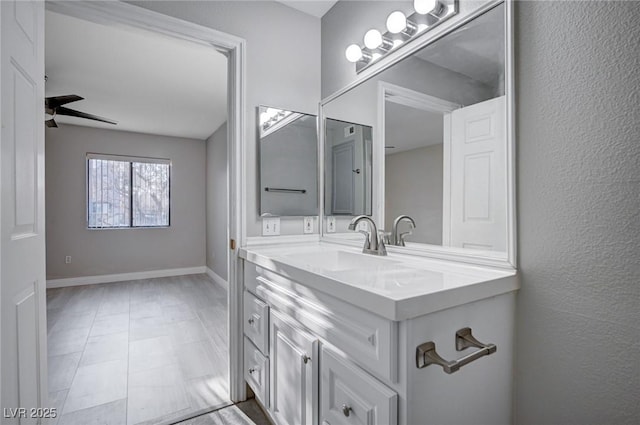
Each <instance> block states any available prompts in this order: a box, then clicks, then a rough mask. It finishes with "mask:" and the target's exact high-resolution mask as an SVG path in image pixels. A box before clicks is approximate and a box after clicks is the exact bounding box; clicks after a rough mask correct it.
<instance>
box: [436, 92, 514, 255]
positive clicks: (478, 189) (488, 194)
mask: <svg viewBox="0 0 640 425" xmlns="http://www.w3.org/2000/svg"><path fill="white" fill-rule="evenodd" d="M505 102H506V101H505V97H504V96H502V97H498V98H495V99H491V100H488V101H485V102H481V103H478V104H475V105H471V106H468V107H466V108H460V109H457V110H455V111H453V112H452V113H451V118H450V128H451V148H450V151H449V153H447V151H445V158H444V160H445V162H446V163H448V164H449V165H450V168H449V172H448V175H445V176H444V178H445V180H447V179H448V180H449V181H448V182H445V186H444V187H445V188H447V187H448V188H449V192H448V193H445V195H444V197H445V202H450V217H448V219H447V217H445V218H444V220H443V221H444V223H449V225H448V226H449V228H448V229H444V232H443V238H444V240H443V244H444V245H449V246H455V247H461V248H473V249H481V250H488V251H506V250H507V247H506V242H507V236H506V234H507V233H506V232H507V211H506V204H505V199H506V192H507V183H506V181H507V180H506V179H507V171H506V166H507V158H506V143H505V136H506V132H505V121H504V116H505V105H506V103H505ZM447 121H448V120H447ZM447 121H445V124H446V123H447ZM447 155H449V157H447ZM445 169H446V168H445ZM449 199H450V201H449ZM444 210H445V213H446V211H447V208H446V207H445V209H444Z"/></svg>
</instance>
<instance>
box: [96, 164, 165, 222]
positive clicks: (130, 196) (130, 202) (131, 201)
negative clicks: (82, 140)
mask: <svg viewBox="0 0 640 425" xmlns="http://www.w3.org/2000/svg"><path fill="white" fill-rule="evenodd" d="M92 159H100V160H106V161H119V162H128V163H129V211H130V212H129V225H128V226H109V227H92V226H90V225H89V223H90V220H89V208H90V200H89V186H90V184H89V179H90V178H91V176H90V172H89V161H90V160H92ZM134 162H138V163H151V164H166V165H168V166H169V193H168V197H169V210H168V217H167V224H166V225H162V226H134V225H133V216H134V214H133V163H134ZM172 175H173V163H172V161H171V160H170V159H168V158H152V157H144V156H133V155H114V154H101V153H93V152H88V153H87V154H86V158H85V179H84V182H85V200H86V204H85V221H86V222H85V226H86V228H87V230H135V229H168V228H170V227H171V209H172V208H171V207H172V203H173V202H172V200H171V192H172V189H173V188H172Z"/></svg>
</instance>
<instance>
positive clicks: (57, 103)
mask: <svg viewBox="0 0 640 425" xmlns="http://www.w3.org/2000/svg"><path fill="white" fill-rule="evenodd" d="M82 99H84V97H80V96H78V95H76V94H69V95H66V96H52V97H46V98H45V99H44V112H45V114H48V115H51V118H50V119H48V120H46V121H45V122H44V123H45V124H46V125H47V127H58V124H56V122H55V120H54V117H55V116H56V115H68V116H70V117H78V118H86V119H88V120H95V121H101V122H106V123H109V124H117V122H116V121H113V120H110V119H107V118H102V117H99V116H97V115H93V114H87V113H86V112H80V111H76V110H74V109H69V108H65V107H64V106H62V105H66V104H67V103H71V102H77V101H78V100H82Z"/></svg>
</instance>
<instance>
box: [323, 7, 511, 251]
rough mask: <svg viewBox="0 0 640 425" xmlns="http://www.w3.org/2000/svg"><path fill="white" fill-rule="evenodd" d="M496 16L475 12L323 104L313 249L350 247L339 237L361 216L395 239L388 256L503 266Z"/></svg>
mask: <svg viewBox="0 0 640 425" xmlns="http://www.w3.org/2000/svg"><path fill="white" fill-rule="evenodd" d="M506 9H507V5H505V3H498V2H494V3H491V4H485V6H483V9H482V10H478V11H477V12H475V14H474V16H469V18H468V19H466V20H465V21H463V23H462V24H459V25H458V26H457V27H456V28H452V29H451V31H450V32H448V33H447V34H446V35H444V36H443V37H440V38H438V39H437V40H435V41H428V38H427V37H425V40H426V41H424V42H422V44H423V46H422V45H421V46H420V48H419V49H415V51H414V53H412V54H411V55H409V56H407V57H404V58H403V59H401V60H399V61H397V62H396V63H394V64H392V65H390V66H388V67H386V68H385V69H384V70H382V71H381V72H378V73H376V74H375V75H373V76H371V77H369V78H367V79H366V80H364V81H362V82H360V83H359V84H357V85H355V86H354V87H352V88H350V89H348V90H344V91H341V92H339V93H338V94H337V95H334V96H332V97H330V98H329V99H328V100H327V101H324V102H323V103H322V106H321V114H322V118H323V125H324V140H323V150H324V154H323V157H324V170H325V172H324V208H323V213H324V220H323V221H324V226H323V237H326V238H336V237H338V238H341V239H347V240H348V239H351V238H354V239H357V240H359V239H360V238H361V236H360V235H358V234H354V233H353V232H349V230H348V229H347V226H348V223H349V222H350V220H351V218H352V217H353V216H354V215H358V214H367V215H372V216H373V218H374V220H375V222H376V223H377V224H378V226H379V227H380V228H383V229H384V230H385V231H386V232H391V231H393V230H394V227H395V229H396V230H397V233H396V235H400V234H401V235H402V237H401V238H396V239H394V240H391V241H390V244H391V245H396V246H399V247H400V246H404V248H398V249H408V250H412V251H416V252H423V253H434V252H437V253H444V254H445V255H449V254H451V255H458V256H466V257H468V258H486V259H489V260H490V261H494V260H497V261H500V262H504V261H508V262H511V264H514V261H515V258H514V255H513V251H514V248H513V247H514V244H515V238H514V233H513V232H514V230H513V226H514V224H513V218H512V213H513V208H514V199H513V196H512V190H513V168H514V164H513V160H512V157H513V140H512V136H511V134H512V126H511V118H510V117H511V113H510V112H509V108H510V107H511V104H512V102H511V100H510V99H511V98H510V96H511V95H512V93H510V92H509V87H510V82H511V76H510V75H509V74H508V72H510V70H511V66H510V62H509V60H510V59H509V60H508V58H507V51H508V48H507V43H508V45H509V46H510V37H511V30H510V25H509V24H508V23H509V22H510V21H509V19H508V13H507V10H506ZM416 43H420V42H419V40H418V41H416ZM349 131H353V135H354V137H348V136H349ZM358 135H361V137H360V136H358ZM368 139H370V140H371V146H370V153H369V152H368V149H369V147H368V145H367V143H368V142H367V140H368ZM347 143H350V144H351V145H350V146H351V147H350V148H348V147H347V146H348V145H347ZM368 161H369V162H368ZM340 167H341V168H340ZM358 170H359V171H360V174H358ZM337 178H338V179H339V180H337ZM361 193H362V195H361V196H360V198H361V199H360V198H359V197H358V194H361ZM348 195H349V196H350V197H351V198H349V196H348ZM367 200H371V202H372V208H371V210H367V208H366V207H367V205H368V204H367V203H366V201H367ZM337 201H339V202H341V205H346V206H351V207H352V209H351V210H349V209H348V208H344V209H340V208H336V202H337ZM358 207H364V208H358ZM403 216H407V217H408V218H404V219H400V220H397V219H398V218H399V217H403ZM396 221H397V223H396V224H395V226H394V222H396ZM328 224H329V227H328V226H327V225H328ZM400 239H401V240H400Z"/></svg>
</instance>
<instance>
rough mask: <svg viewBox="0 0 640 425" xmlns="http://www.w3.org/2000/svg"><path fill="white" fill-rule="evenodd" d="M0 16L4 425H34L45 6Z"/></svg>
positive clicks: (40, 357)
mask: <svg viewBox="0 0 640 425" xmlns="http://www.w3.org/2000/svg"><path fill="white" fill-rule="evenodd" d="M0 15H1V16H0V18H1V22H2V24H1V26H0V31H1V32H2V34H1V37H0V38H1V40H2V46H1V48H0V56H1V70H2V71H1V86H0V93H1V95H2V104H1V107H0V119H1V124H2V131H1V133H0V145H1V151H0V155H1V158H0V164H1V165H0V186H1V191H2V197H1V200H0V202H1V207H0V215H1V218H0V223H1V232H0V233H1V238H2V241H1V244H0V273H1V276H2V280H1V287H2V289H1V292H0V318H1V321H2V322H1V327H0V329H1V332H2V335H1V338H0V344H1V349H0V353H1V356H2V357H1V363H2V379H1V383H2V387H1V392H2V396H1V397H2V407H3V408H4V409H7V410H4V409H3V410H4V411H3V419H2V423H3V424H4V423H11V424H13V423H15V424H18V423H19V424H31V423H37V422H38V421H37V420H36V419H34V418H30V416H31V413H32V412H30V411H29V409H31V408H36V407H38V406H40V407H46V404H47V386H46V382H47V381H46V376H47V370H46V358H47V357H46V328H47V327H46V317H45V311H46V308H45V295H46V294H45V240H44V34H43V32H44V2H30V1H29V2H27V1H14V0H12V1H1V2H0ZM10 408H13V409H15V408H25V409H27V410H26V412H20V411H18V412H16V411H10V410H8V409H10ZM6 416H23V417H22V418H19V417H14V418H13V419H11V418H7V417H6ZM24 416H26V417H24Z"/></svg>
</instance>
